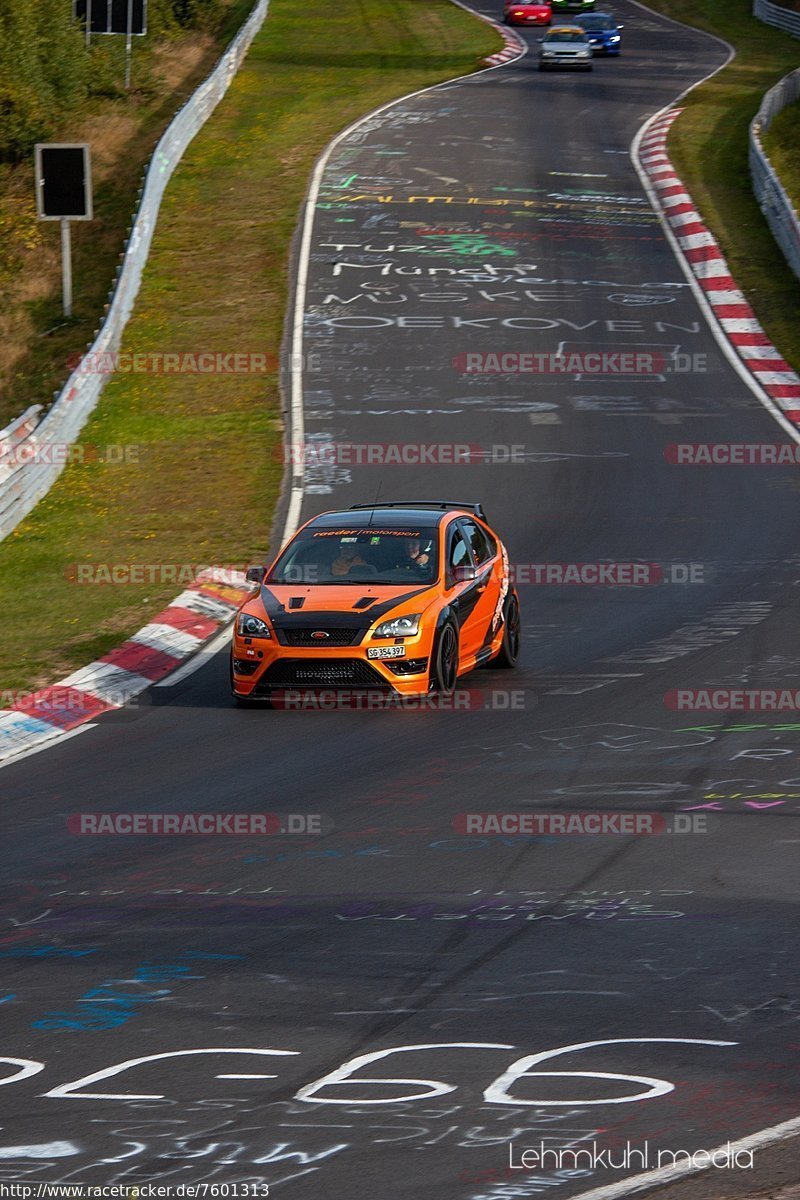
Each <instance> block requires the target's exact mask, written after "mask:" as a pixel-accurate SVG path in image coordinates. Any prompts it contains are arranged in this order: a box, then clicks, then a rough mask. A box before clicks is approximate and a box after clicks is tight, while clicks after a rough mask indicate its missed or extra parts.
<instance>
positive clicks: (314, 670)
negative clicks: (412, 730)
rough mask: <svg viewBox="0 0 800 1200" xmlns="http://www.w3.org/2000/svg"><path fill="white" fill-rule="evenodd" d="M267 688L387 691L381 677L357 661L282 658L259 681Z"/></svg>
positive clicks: (349, 659)
mask: <svg viewBox="0 0 800 1200" xmlns="http://www.w3.org/2000/svg"><path fill="white" fill-rule="evenodd" d="M262 686H263V687H265V688H267V689H270V688H388V687H389V686H390V685H389V684H388V683H387V681H386V680H385V679H384V677H383V676H382V675H381V674H380V673H379V672H378V671H376V670H375V669H374V668H373V667H371V666H370V665H369V663H367V662H364V660H363V659H360V658H283V659H279V660H278V661H277V662H274V663H273V664H272V666H271V667H269V669H268V670H267V671H265V673H264V674H263V675H262V677H261V679H260V680H259V687H262Z"/></svg>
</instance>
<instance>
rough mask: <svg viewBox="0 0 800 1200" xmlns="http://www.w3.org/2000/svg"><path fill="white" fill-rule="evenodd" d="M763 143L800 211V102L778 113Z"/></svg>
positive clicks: (793, 202) (796, 101)
mask: <svg viewBox="0 0 800 1200" xmlns="http://www.w3.org/2000/svg"><path fill="white" fill-rule="evenodd" d="M763 143H764V150H765V151H766V153H767V155H768V156H769V160H770V162H771V163H772V165H773V167H774V168H775V170H776V171H777V172H778V175H779V176H780V180H781V183H782V184H783V186H784V188H785V189H786V191H787V193H788V195H789V197H790V199H791V201H792V204H793V205H794V207H795V210H796V211H800V100H795V102H794V104H789V105H787V107H786V108H785V109H784V110H783V112H780V113H778V115H777V117H775V118H774V120H773V122H772V124H771V125H770V127H769V132H768V133H767V134H766V136H765V137H764V139H763Z"/></svg>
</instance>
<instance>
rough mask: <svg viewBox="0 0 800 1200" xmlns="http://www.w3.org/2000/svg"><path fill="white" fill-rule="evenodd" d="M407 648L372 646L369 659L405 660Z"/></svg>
mask: <svg viewBox="0 0 800 1200" xmlns="http://www.w3.org/2000/svg"><path fill="white" fill-rule="evenodd" d="M405 656H406V648H405V646H370V647H369V649H368V650H367V658H405Z"/></svg>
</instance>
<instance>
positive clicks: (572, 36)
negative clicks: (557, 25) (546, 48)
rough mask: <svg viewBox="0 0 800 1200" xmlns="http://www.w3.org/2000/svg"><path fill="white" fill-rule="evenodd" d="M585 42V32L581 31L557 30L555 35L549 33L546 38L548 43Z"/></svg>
mask: <svg viewBox="0 0 800 1200" xmlns="http://www.w3.org/2000/svg"><path fill="white" fill-rule="evenodd" d="M585 40H586V39H585V38H584V36H583V30H579V29H574V30H573V29H556V30H555V31H554V32H553V33H548V35H547V37H546V38H545V41H546V42H583V41H585Z"/></svg>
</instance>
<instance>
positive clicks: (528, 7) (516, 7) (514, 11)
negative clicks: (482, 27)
mask: <svg viewBox="0 0 800 1200" xmlns="http://www.w3.org/2000/svg"><path fill="white" fill-rule="evenodd" d="M552 17H553V10H552V9H551V7H550V4H549V2H548V3H547V4H541V3H540V4H511V2H510V0H506V5H505V9H504V11H503V20H504V21H505V23H506V25H549V24H550V21H551V20H552Z"/></svg>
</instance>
